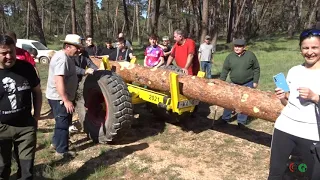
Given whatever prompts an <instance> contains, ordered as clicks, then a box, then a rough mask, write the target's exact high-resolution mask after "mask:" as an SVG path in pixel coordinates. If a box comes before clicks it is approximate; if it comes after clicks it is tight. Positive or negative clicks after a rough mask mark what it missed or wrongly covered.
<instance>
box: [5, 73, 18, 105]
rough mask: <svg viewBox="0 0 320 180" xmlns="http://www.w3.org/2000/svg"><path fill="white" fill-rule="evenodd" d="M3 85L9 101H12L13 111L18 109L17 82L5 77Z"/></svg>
mask: <svg viewBox="0 0 320 180" xmlns="http://www.w3.org/2000/svg"><path fill="white" fill-rule="evenodd" d="M2 83H3V88H4V90H5V91H6V92H7V93H8V99H9V101H10V104H11V108H12V110H15V109H17V96H16V94H15V92H16V81H15V80H13V79H11V78H9V77H5V78H3V79H2Z"/></svg>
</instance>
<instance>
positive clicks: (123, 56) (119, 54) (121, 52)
mask: <svg viewBox="0 0 320 180" xmlns="http://www.w3.org/2000/svg"><path fill="white" fill-rule="evenodd" d="M117 46H118V47H117V49H116V50H115V51H113V52H112V53H111V54H110V55H109V59H110V60H112V61H128V62H130V60H131V59H132V58H134V56H133V51H132V50H131V49H128V48H127V47H126V46H125V39H124V38H118V42H117Z"/></svg>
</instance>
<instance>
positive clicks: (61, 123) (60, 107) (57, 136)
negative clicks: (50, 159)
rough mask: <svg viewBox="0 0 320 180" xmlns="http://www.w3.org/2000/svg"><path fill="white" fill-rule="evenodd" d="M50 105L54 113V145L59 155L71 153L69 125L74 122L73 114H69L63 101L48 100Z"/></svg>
mask: <svg viewBox="0 0 320 180" xmlns="http://www.w3.org/2000/svg"><path fill="white" fill-rule="evenodd" d="M48 101H49V105H50V107H51V109H52V111H53V116H54V120H55V121H56V124H55V126H54V132H53V136H52V144H53V145H54V146H55V147H56V151H57V152H58V153H65V152H67V151H69V125H70V124H71V122H72V114H70V113H67V109H66V107H65V106H64V104H63V103H60V102H62V101H61V100H51V99H48Z"/></svg>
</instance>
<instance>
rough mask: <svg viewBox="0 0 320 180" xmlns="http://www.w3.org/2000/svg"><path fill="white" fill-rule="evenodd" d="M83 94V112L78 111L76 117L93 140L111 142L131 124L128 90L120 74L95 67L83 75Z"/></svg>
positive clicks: (131, 116) (131, 114)
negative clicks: (92, 70) (82, 113)
mask: <svg viewBox="0 0 320 180" xmlns="http://www.w3.org/2000/svg"><path fill="white" fill-rule="evenodd" d="M82 94H83V102H84V103H83V108H84V109H85V116H84V118H82V115H80V117H79V120H80V121H83V122H81V124H83V130H84V132H86V133H87V135H88V136H89V137H90V138H91V139H92V140H93V141H94V142H99V143H110V142H112V141H114V140H115V139H116V137H117V136H118V135H120V136H121V135H122V133H121V132H123V131H125V129H127V128H129V127H130V125H131V122H132V118H133V110H132V103H131V94H130V93H129V91H128V88H127V85H126V84H125V83H124V81H123V80H122V78H121V77H119V76H118V75H116V74H115V73H113V72H111V71H96V72H94V74H93V75H88V76H87V77H86V78H85V80H84V84H83V92H82ZM79 104H80V105H81V102H80V103H79ZM80 108H81V107H80ZM80 114H81V113H80ZM80 118H82V119H80Z"/></svg>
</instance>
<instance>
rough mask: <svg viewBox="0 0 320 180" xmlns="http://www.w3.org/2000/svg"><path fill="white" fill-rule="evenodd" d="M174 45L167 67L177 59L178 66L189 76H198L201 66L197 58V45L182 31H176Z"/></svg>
mask: <svg viewBox="0 0 320 180" xmlns="http://www.w3.org/2000/svg"><path fill="white" fill-rule="evenodd" d="M173 36H174V40H175V41H176V43H175V44H174V46H173V48H172V50H171V54H170V56H169V58H168V61H167V66H168V65H170V64H171V63H172V61H173V59H175V61H176V64H177V66H179V67H180V68H182V70H183V72H184V73H185V74H188V75H197V73H198V71H199V70H200V65H199V61H198V56H197V50H196V43H195V42H194V41H193V40H192V39H189V38H187V37H186V33H185V32H184V31H182V30H180V29H177V30H175V31H174V34H173Z"/></svg>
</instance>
